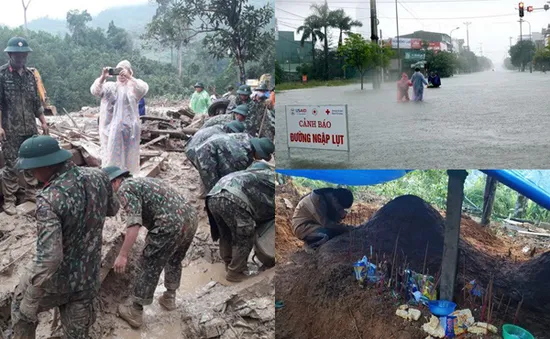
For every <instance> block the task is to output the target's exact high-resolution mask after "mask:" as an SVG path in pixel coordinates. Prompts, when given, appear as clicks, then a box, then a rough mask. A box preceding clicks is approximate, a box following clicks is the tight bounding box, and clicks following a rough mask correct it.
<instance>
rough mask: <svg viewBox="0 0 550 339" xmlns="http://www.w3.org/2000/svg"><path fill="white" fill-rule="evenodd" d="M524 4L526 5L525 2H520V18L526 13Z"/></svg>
mask: <svg viewBox="0 0 550 339" xmlns="http://www.w3.org/2000/svg"><path fill="white" fill-rule="evenodd" d="M524 6H525V5H524V4H523V2H520V3H519V17H520V18H523V15H524V13H523V10H524Z"/></svg>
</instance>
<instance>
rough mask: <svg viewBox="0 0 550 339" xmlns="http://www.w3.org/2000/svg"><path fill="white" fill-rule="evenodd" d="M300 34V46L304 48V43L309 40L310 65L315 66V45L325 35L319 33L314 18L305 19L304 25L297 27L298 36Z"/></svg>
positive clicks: (318, 27)
mask: <svg viewBox="0 0 550 339" xmlns="http://www.w3.org/2000/svg"><path fill="white" fill-rule="evenodd" d="M302 32H303V33H302ZM300 33H302V38H301V39H300V45H301V46H302V47H304V43H305V41H306V40H307V39H311V58H312V65H313V66H315V45H316V44H317V41H318V40H319V41H322V40H323V39H324V38H325V35H324V34H323V33H322V32H321V30H320V26H319V25H318V23H317V22H315V20H314V18H306V20H305V21H304V24H303V25H302V26H300V27H298V34H300Z"/></svg>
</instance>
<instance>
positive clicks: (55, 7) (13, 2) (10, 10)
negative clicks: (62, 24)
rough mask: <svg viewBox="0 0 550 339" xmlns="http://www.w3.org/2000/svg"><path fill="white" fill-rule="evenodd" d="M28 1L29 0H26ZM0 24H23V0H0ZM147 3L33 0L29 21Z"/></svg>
mask: <svg viewBox="0 0 550 339" xmlns="http://www.w3.org/2000/svg"><path fill="white" fill-rule="evenodd" d="M24 1H25V3H27V2H28V1H29V0H24ZM0 2H1V3H2V10H0V24H2V25H7V26H10V27H17V26H19V25H23V23H24V22H25V21H24V19H23V5H22V4H21V0H0ZM144 3H147V0H94V1H90V0H31V3H30V6H29V8H28V10H27V21H31V20H33V19H38V18H42V17H46V16H47V17H50V18H53V19H65V17H66V15H67V12H68V11H70V10H71V9H79V10H85V9H87V10H88V13H90V14H91V15H93V16H95V15H97V14H98V13H100V12H101V11H103V10H105V9H107V8H111V7H120V6H127V5H136V4H144Z"/></svg>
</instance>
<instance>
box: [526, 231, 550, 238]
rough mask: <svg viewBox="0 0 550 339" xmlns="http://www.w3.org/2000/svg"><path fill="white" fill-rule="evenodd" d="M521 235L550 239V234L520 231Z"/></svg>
mask: <svg viewBox="0 0 550 339" xmlns="http://www.w3.org/2000/svg"><path fill="white" fill-rule="evenodd" d="M518 233H519V234H525V235H535V236H540V237H550V234H548V233H535V232H528V231H518Z"/></svg>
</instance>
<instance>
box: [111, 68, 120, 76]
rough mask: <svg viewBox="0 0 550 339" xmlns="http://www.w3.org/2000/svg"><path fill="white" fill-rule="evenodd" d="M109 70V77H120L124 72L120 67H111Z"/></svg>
mask: <svg viewBox="0 0 550 339" xmlns="http://www.w3.org/2000/svg"><path fill="white" fill-rule="evenodd" d="M108 70H109V75H120V71H122V67H118V68H113V67H109V68H108Z"/></svg>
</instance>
